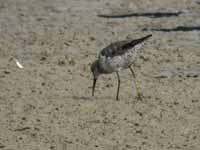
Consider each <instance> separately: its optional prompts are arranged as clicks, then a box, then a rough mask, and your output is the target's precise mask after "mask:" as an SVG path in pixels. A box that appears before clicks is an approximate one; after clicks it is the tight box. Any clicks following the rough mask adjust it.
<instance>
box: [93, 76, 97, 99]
mask: <svg viewBox="0 0 200 150" xmlns="http://www.w3.org/2000/svg"><path fill="white" fill-rule="evenodd" d="M96 81H97V79H95V78H94V80H93V87H92V96H94V90H95V86H96Z"/></svg>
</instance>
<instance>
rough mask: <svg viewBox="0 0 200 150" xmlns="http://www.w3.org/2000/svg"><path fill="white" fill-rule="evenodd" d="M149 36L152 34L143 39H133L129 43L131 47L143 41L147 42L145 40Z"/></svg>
mask: <svg viewBox="0 0 200 150" xmlns="http://www.w3.org/2000/svg"><path fill="white" fill-rule="evenodd" d="M151 36H152V34H149V35H147V36H145V37H142V38H139V39H135V40H133V41H132V42H131V43H132V44H133V45H137V44H139V43H142V42H143V41H145V40H147V39H148V38H150V37H151Z"/></svg>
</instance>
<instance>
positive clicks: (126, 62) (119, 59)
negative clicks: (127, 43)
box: [99, 49, 137, 73]
mask: <svg viewBox="0 0 200 150" xmlns="http://www.w3.org/2000/svg"><path fill="white" fill-rule="evenodd" d="M136 55H137V51H135V49H134V50H133V49H130V50H129V51H127V52H126V53H125V54H123V55H118V56H115V57H105V56H100V59H99V61H100V64H101V67H102V69H103V70H104V71H105V73H111V72H116V71H120V70H122V69H126V68H128V67H129V66H130V65H132V63H133V62H134V60H135V58H136Z"/></svg>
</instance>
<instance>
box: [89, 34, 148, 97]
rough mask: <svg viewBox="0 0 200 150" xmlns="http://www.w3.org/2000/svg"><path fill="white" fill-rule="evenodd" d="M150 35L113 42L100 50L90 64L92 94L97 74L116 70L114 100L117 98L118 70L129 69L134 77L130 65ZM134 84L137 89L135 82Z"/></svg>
mask: <svg viewBox="0 0 200 150" xmlns="http://www.w3.org/2000/svg"><path fill="white" fill-rule="evenodd" d="M151 36H152V35H151V34H149V35H147V36H145V37H142V38H139V39H134V40H133V39H129V40H124V41H118V42H114V43H111V44H110V45H108V46H107V47H105V48H104V49H103V50H101V51H100V53H99V56H98V59H97V60H96V61H94V62H93V64H92V65H91V71H92V73H93V77H94V79H93V87H92V96H94V90H95V85H96V81H97V78H98V77H99V75H101V74H109V73H113V72H116V74H117V78H118V88H117V96H116V100H119V89H120V76H119V71H120V70H123V69H129V70H130V71H131V73H132V76H133V78H134V79H135V73H134V71H133V68H132V67H131V66H132V64H133V63H134V61H135V59H136V56H137V54H138V52H139V50H140V49H141V47H142V45H143V44H144V41H145V40H147V39H148V38H149V37H151ZM134 81H135V80H134ZM135 86H136V90H137V85H136V83H135Z"/></svg>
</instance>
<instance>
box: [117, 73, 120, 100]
mask: <svg viewBox="0 0 200 150" xmlns="http://www.w3.org/2000/svg"><path fill="white" fill-rule="evenodd" d="M116 73H117V79H118V87H117V97H116V100H119V88H120V77H119V73H118V72H116Z"/></svg>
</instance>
